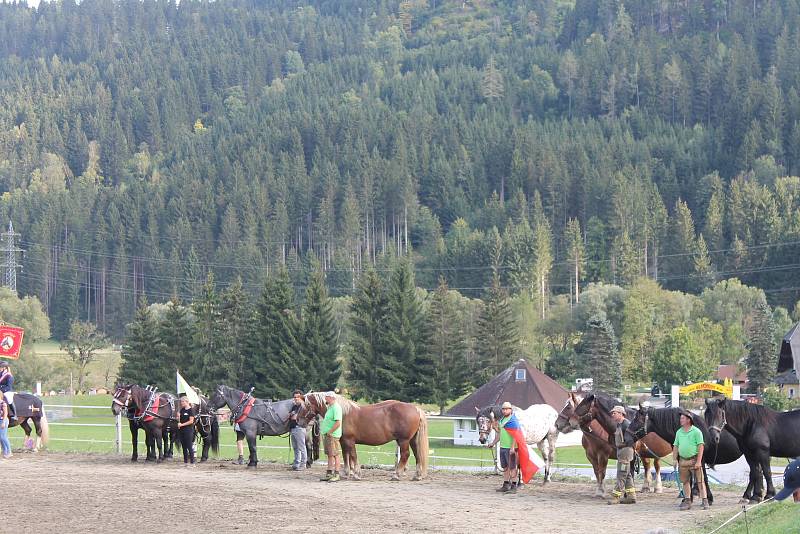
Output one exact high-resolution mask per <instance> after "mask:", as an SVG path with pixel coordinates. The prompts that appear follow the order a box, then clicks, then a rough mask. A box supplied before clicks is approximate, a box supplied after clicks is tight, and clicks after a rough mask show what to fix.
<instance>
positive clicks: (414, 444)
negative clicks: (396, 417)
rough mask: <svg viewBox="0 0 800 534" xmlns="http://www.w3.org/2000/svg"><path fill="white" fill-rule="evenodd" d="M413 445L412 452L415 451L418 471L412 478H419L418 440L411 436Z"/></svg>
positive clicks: (410, 443)
mask: <svg viewBox="0 0 800 534" xmlns="http://www.w3.org/2000/svg"><path fill="white" fill-rule="evenodd" d="M408 444H409V445H410V446H411V452H413V453H414V460H415V461H416V463H417V473H416V474H415V475H414V478H413V479H412V480H419V479H420V478H419V451H417V441H416V440H415V439H414V438H411V441H409V442H408Z"/></svg>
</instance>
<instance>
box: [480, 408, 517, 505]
mask: <svg viewBox="0 0 800 534" xmlns="http://www.w3.org/2000/svg"><path fill="white" fill-rule="evenodd" d="M500 412H501V413H502V414H503V417H502V418H501V419H500V421H494V423H493V425H494V430H495V439H494V442H493V443H490V444H488V445H487V447H489V448H490V449H492V448H494V447H495V445H497V442H498V441H499V442H500V467H502V468H503V485H502V486H500V487H499V488H497V490H495V491H499V492H502V493H516V492H517V455H516V454H515V447H516V443H515V442H514V438H513V437H512V436H511V434H509V433H508V430H506V428H505V425H506V423H508V422H509V421H510V420H511V418H512V417H514V407H513V406H511V403H510V402H508V401H506V402H504V403H503V405H502V406H501V407H500Z"/></svg>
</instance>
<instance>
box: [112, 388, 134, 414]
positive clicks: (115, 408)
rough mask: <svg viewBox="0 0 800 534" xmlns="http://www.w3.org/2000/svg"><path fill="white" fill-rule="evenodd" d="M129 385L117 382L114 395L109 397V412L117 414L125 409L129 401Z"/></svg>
mask: <svg viewBox="0 0 800 534" xmlns="http://www.w3.org/2000/svg"><path fill="white" fill-rule="evenodd" d="M131 387H132V386H131V385H130V384H117V386H116V388H114V396H113V397H112V399H111V413H113V414H114V415H119V414H120V413H121V412H122V410H123V409H127V408H128V406H130V403H131Z"/></svg>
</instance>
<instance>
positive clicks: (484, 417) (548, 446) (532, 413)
mask: <svg viewBox="0 0 800 534" xmlns="http://www.w3.org/2000/svg"><path fill="white" fill-rule="evenodd" d="M475 411H476V412H477V415H476V416H475V419H476V421H477V423H478V441H480V442H481V443H486V440H487V438H488V436H489V433H490V432H491V431H492V427H493V423H494V422H495V421H499V420H500V419H501V418H502V417H503V414H502V413H501V411H500V406H499V405H495V406H487V407H485V408H483V409H480V408H478V407H477V406H476V407H475ZM514 415H516V416H517V420H518V421H519V424H520V425H521V426H522V431H523V433H524V435H525V443H527V444H528V445H536V446H537V447H538V448H539V452H541V453H542V458H543V459H544V482H545V483H546V482H549V481H550V478H551V475H552V469H553V464H554V463H555V461H556V440H557V439H558V429H557V428H556V419H557V418H558V412H557V411H555V409H554V408H553V407H552V406H550V405H549V404H534V405H533V406H530V407H528V408H527V409H525V410H521V409H519V408H517V407H514Z"/></svg>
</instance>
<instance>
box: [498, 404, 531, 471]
mask: <svg viewBox="0 0 800 534" xmlns="http://www.w3.org/2000/svg"><path fill="white" fill-rule="evenodd" d="M503 428H505V429H506V432H508V433H509V435H510V436H511V437H512V438H514V443H516V444H517V455H518V456H519V470H520V474H521V475H522V483H523V484H527V483H528V482H530V480H531V479H532V478H533V475H535V474H536V472H537V471H538V470H539V466H537V465H536V464H535V463H533V461H532V460H531V457H530V454H528V444H527V443H526V442H525V436H524V435H523V434H522V427H521V426H520V424H519V421H518V420H517V418H516V417H515V416H513V415H512V416H511V418H510V419H509V420H508V421H506V424H505V425H503Z"/></svg>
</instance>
